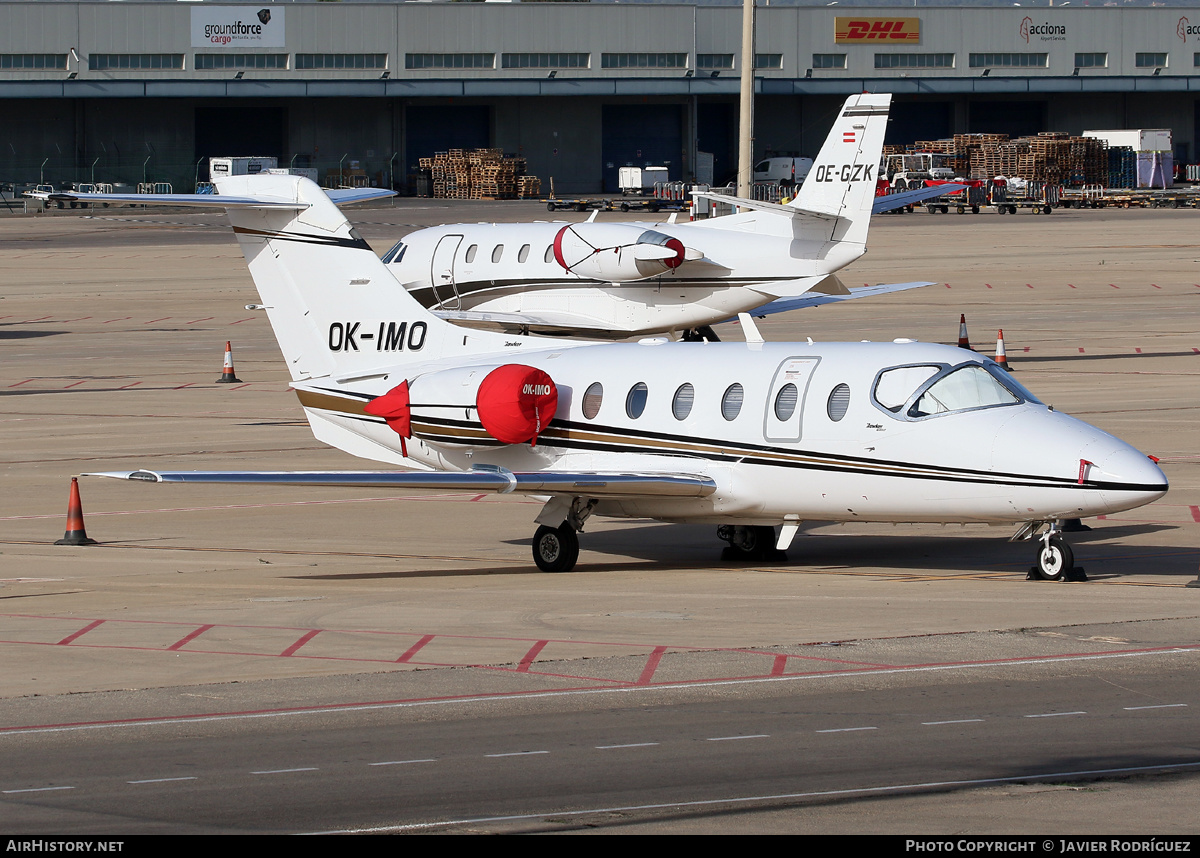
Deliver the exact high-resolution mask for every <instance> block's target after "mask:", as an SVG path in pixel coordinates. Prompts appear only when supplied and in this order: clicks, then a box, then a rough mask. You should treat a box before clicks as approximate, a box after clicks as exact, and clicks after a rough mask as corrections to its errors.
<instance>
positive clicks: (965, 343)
mask: <svg viewBox="0 0 1200 858" xmlns="http://www.w3.org/2000/svg"><path fill="white" fill-rule="evenodd" d="M958 347H959V348H960V349H966V350H967V351H972V352H973V351H975V349H973V348H971V341H970V340H969V339H968V338H967V314H966V313H960V314H959V316H958Z"/></svg>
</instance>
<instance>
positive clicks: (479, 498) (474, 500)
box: [471, 495, 487, 503]
mask: <svg viewBox="0 0 1200 858" xmlns="http://www.w3.org/2000/svg"><path fill="white" fill-rule="evenodd" d="M485 497H487V495H475V497H473V498H471V502H472V503H474V502H476V501H481V500H483V499H484V498H485Z"/></svg>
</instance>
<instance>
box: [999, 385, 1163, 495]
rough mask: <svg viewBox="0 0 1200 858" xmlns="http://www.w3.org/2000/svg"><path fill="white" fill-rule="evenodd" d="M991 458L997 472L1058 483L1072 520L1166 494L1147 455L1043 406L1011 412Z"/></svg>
mask: <svg viewBox="0 0 1200 858" xmlns="http://www.w3.org/2000/svg"><path fill="white" fill-rule="evenodd" d="M992 462H993V467H995V468H996V469H997V470H1008V471H1010V472H1016V473H1025V474H1030V475H1036V476H1038V477H1043V478H1049V479H1052V480H1056V481H1061V483H1060V485H1061V486H1062V488H1063V489H1068V490H1069V492H1070V494H1069V498H1070V501H1069V504H1070V505H1069V507H1066V506H1064V508H1063V511H1064V512H1066V511H1067V510H1068V509H1070V510H1071V511H1072V512H1071V514H1070V516H1069V517H1071V518H1077V517H1087V516H1092V515H1102V514H1105V513H1112V512H1121V511H1123V510H1129V509H1135V508H1137V507H1139V506H1143V505H1145V504H1148V503H1151V502H1152V501H1156V500H1158V499H1159V498H1160V497H1162V496H1163V495H1164V494H1166V492H1167V478H1166V475H1164V474H1163V472H1162V471H1161V470H1160V469H1159V467H1158V465H1156V464H1155V463H1154V461H1153V460H1151V459H1150V458H1148V457H1147V456H1146V454H1145V453H1142V452H1139V451H1138V450H1137V449H1135V448H1134V447H1131V446H1130V445H1129V444H1126V443H1125V442H1124V441H1122V440H1121V439H1119V438H1116V437H1114V436H1113V435H1110V434H1108V433H1107V432H1104V431H1102V430H1100V429H1097V428H1096V427H1095V426H1091V425H1089V424H1087V423H1084V422H1083V421H1081V420H1077V419H1075V418H1074V417H1070V416H1068V415H1066V414H1062V413H1060V412H1057V411H1050V410H1048V409H1046V408H1044V407H1042V406H1033V405H1031V406H1027V407H1023V408H1020V409H1019V410H1015V411H1014V413H1013V414H1012V416H1011V419H1009V420H1007V421H1006V422H1005V423H1004V424H1003V426H1002V428H1001V431H1000V432H999V433H998V434H997V438H996V443H995V446H994V447H993V449H992Z"/></svg>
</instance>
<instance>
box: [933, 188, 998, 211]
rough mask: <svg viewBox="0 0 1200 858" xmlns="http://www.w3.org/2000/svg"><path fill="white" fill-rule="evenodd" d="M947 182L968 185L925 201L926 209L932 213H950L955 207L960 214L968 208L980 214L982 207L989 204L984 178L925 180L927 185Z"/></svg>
mask: <svg viewBox="0 0 1200 858" xmlns="http://www.w3.org/2000/svg"><path fill="white" fill-rule="evenodd" d="M946 184H956V185H966V187H965V188H963V189H962V190H961V191H955V192H953V193H949V194H945V195H944V196H940V197H934V198H933V199H931V200H927V201H926V202H925V203H923V205H924V206H925V211H927V212H929V213H930V214H937V213H938V212H940V213H942V214H949V213H950V210H951V209H954V210H955V211H956V212H958V213H959V214H966V213H967V211H968V210H969V211H970V212H971V214H979V212H980V209H982V208H983V207H984V206H986V205H987V204H988V196H987V187H986V183H985V182H984V181H983V180H982V179H953V180H943V179H927V180H926V181H925V186H926V187H936V186H938V185H946Z"/></svg>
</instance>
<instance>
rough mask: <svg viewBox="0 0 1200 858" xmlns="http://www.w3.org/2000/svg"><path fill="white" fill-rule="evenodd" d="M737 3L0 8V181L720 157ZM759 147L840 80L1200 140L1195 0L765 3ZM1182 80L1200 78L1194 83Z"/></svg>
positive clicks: (1010, 123) (962, 106)
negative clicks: (458, 159) (515, 159)
mask: <svg viewBox="0 0 1200 858" xmlns="http://www.w3.org/2000/svg"><path fill="white" fill-rule="evenodd" d="M740 31H741V11H740V8H739V7H737V6H710V5H688V4H683V3H680V4H657V3H654V4H652V3H644V4H640V3H636V2H633V3H578V2H577V3H520V2H515V3H441V2H360V3H354V2H343V3H320V2H294V3H267V2H261V0H260V2H259V3H255V4H243V5H234V4H218V3H209V2H205V3H174V2H146V3H136V2H128V3H111V2H0V116H2V117H3V120H2V121H0V182H34V181H38V180H39V179H41V180H43V181H47V182H53V183H55V184H60V183H63V182H79V181H84V182H86V181H91V180H93V179H94V180H95V181H98V182H100V181H103V182H114V183H116V182H126V183H135V182H141V181H143V180H147V181H169V182H171V183H173V185H174V189H175V190H176V191H185V190H190V189H191V187H190V186H191V184H192V183H193V182H194V181H195V180H196V179H200V180H203V179H205V178H207V157H208V156H217V155H274V156H276V157H278V158H279V160H280V164H281V165H282V166H288V165H291V166H296V167H308V168H312V169H316V170H317V171H318V172H319V173H320V174H321V175H322V176H324V175H325V174H326V172H327V171H329V170H334V169H339V168H344V167H345V166H346V165H347V164H348V163H350V162H358V166H359V168H360V169H361V170H363V171H364V172H366V173H367V174H368V175H369V176H370V178H371V181H372V182H382V183H384V184H389V183H391V184H394V185H395V186H396V187H397V188H400V189H403V188H404V187H405V186H406V183H407V180H408V177H409V176H410V175H411V174H413V173H414V172H415V170H416V166H417V162H418V159H419V158H420V157H423V156H429V155H432V154H433V153H435V152H437V151H441V150H446V149H449V148H473V147H494V148H500V149H503V150H505V151H506V152H508V153H512V154H520V155H522V156H524V157H525V158H526V159H527V161H528V172H530V173H532V174H535V175H537V176H539V177H540V178H541V179H542V183H543V189H545V188H547V187H548V180H549V179H550V178H551V177H553V179H554V182H555V187H556V190H557V191H558V192H560V193H564V192H565V193H588V192H597V191H601V190H613V189H615V184H616V177H617V168H618V167H620V166H623V165H626V164H632V165H644V164H667V165H668V166H669V167H670V171H671V175H672V178H691V177H692V175H693V174H694V165H695V163H696V155H697V152H708V153H712V154H713V156H714V163H715V173H716V178H717V180H718V181H723V180H724V179H725V178H726V177H728V176H729V175H730V174H731V173H732V172H733V171H734V168H735V166H736V151H737V127H736V126H737V92H738V74H739V63H740V62H741V59H740V57H739V56H738V53H739V48H740ZM755 50H756V56H755V64H756V67H757V69H756V72H755V74H756V79H757V80H756V89H757V93H758V95H757V98H756V118H757V121H756V134H755V149H756V154H757V155H759V156H761V155H764V154H767V153H768V152H780V153H789V154H791V153H794V154H802V155H804V154H806V155H810V156H811V155H813V154H815V152H816V150H817V149H818V148H819V146H820V143H821V141H822V140H823V138H824V136H825V133H826V131H827V129H828V127H829V125H830V123H831V122H832V116H833V112H834V110H835V109H836V107H837V105H838V104H839V103H840V102H841V101H842V100H843V99H844V98H845V96H846V95H848V94H850V93H854V92H861V91H864V90H867V91H876V92H881V91H887V92H892V93H894V94H895V102H894V108H893V119H892V122H891V125H890V129H889V133H888V142H890V143H907V142H912V141H913V140H917V139H932V138H938V137H946V136H949V135H951V134H954V133H959V132H983V133H1005V134H1009V135H1021V134H1029V133H1035V132H1038V131H1044V130H1055V131H1066V132H1069V133H1071V134H1079V133H1081V132H1082V131H1083V130H1085V129H1111V128H1170V129H1172V131H1173V132H1174V144H1175V159H1176V161H1177V162H1180V163H1188V162H1191V161H1193V160H1195V158H1196V152H1195V148H1194V147H1195V145H1196V141H1197V139H1198V136H1200V130H1198V128H1197V122H1198V112H1197V110H1196V101H1197V97H1200V77H1197V76H1196V73H1197V71H1198V70H1200V8H1196V9H1187V8H1178V7H1176V8H1145V7H1143V8H1129V7H1099V8H1098V7H1085V6H1066V7H1060V6H1055V7H1045V6H1040V7H1036V8H1035V7H1031V6H1028V5H1026V6H1021V7H1018V6H1016V5H1015V4H1014V6H1007V7H975V8H968V7H954V8H946V7H923V6H920V5H917V6H913V7H907V6H905V7H901V6H888V7H878V8H867V7H856V6H840V7H839V6H836V5H831V6H825V5H821V6H818V7H808V6H797V5H787V3H786V0H785V2H784V3H780V2H779V0H776V2H773V3H772V4H771V5H769V6H761V7H760V8H759V9H758V25H757V42H756V49H755ZM1194 93H1195V94H1194Z"/></svg>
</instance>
